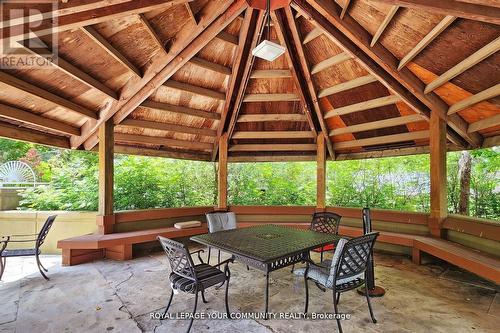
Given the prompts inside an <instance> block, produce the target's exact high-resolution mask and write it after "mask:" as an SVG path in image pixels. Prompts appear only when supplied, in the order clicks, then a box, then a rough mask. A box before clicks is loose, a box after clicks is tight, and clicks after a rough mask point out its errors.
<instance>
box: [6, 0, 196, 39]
mask: <svg viewBox="0 0 500 333" xmlns="http://www.w3.org/2000/svg"><path fill="white" fill-rule="evenodd" d="M186 1H187V0H170V1H164V0H134V1H127V2H124V3H118V4H113V5H110V6H106V7H102V8H96V9H91V10H86V11H84V12H79V13H73V14H68V15H63V16H59V17H58V18H57V20H54V19H53V18H52V17H48V18H46V19H44V20H43V21H41V22H36V23H37V24H33V23H32V24H29V23H23V24H19V25H16V26H13V27H6V28H3V29H2V30H0V36H2V37H1V40H2V41H3V40H5V39H9V40H11V41H19V40H25V39H31V38H39V37H41V36H45V35H51V34H55V33H58V32H62V31H67V30H74V29H78V28H81V27H84V26H88V25H94V24H98V23H102V22H108V21H111V20H115V19H119V18H122V17H126V16H130V15H136V14H141V13H146V12H150V11H152V10H157V9H162V10H167V9H169V8H172V7H173V6H176V5H178V4H180V3H185V2H186Z"/></svg>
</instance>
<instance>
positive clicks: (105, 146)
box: [97, 119, 115, 234]
mask: <svg viewBox="0 0 500 333" xmlns="http://www.w3.org/2000/svg"><path fill="white" fill-rule="evenodd" d="M113 131H114V125H113V119H110V120H108V121H106V122H105V123H103V124H102V125H101V126H100V127H99V209H98V212H97V226H98V230H99V233H100V234H110V233H113V224H114V222H115V218H114V215H113V214H114V209H113V172H114V161H113V158H114V132H113Z"/></svg>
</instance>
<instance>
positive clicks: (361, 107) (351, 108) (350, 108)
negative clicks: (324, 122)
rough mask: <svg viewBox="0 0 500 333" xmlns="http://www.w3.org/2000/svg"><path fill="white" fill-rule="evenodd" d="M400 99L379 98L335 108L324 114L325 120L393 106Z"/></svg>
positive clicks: (395, 97) (393, 96)
mask: <svg viewBox="0 0 500 333" xmlns="http://www.w3.org/2000/svg"><path fill="white" fill-rule="evenodd" d="M400 101H401V98H400V97H399V96H396V95H389V96H385V97H380V98H375V99H371V100H369V101H364V102H360V103H356V104H351V105H347V106H343V107H340V108H335V109H333V110H331V111H328V112H327V113H326V114H325V118H331V117H335V116H342V115H346V114H350V113H354V112H359V111H366V110H370V109H374V108H378V107H381V106H386V105H391V104H395V103H397V102H400Z"/></svg>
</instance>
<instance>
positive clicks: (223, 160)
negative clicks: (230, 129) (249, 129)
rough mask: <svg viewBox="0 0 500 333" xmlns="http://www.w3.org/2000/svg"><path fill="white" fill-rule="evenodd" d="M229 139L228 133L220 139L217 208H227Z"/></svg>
mask: <svg viewBox="0 0 500 333" xmlns="http://www.w3.org/2000/svg"><path fill="white" fill-rule="evenodd" d="M228 145H229V137H228V134H227V133H224V134H223V135H221V137H220V139H219V163H218V169H217V207H218V208H219V209H226V208H227V152H228V149H227V147H228Z"/></svg>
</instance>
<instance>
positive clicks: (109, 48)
mask: <svg viewBox="0 0 500 333" xmlns="http://www.w3.org/2000/svg"><path fill="white" fill-rule="evenodd" d="M81 31H82V32H83V33H85V34H86V35H87V36H88V37H89V38H90V39H92V40H93V41H94V42H95V43H96V44H97V45H99V46H100V47H101V48H102V49H103V50H104V51H106V52H107V53H108V54H109V55H110V56H112V57H113V58H114V59H115V60H116V61H118V62H119V63H120V64H122V65H123V66H124V67H125V68H127V69H128V70H129V71H131V72H132V73H134V74H135V75H137V76H138V77H141V76H142V73H141V71H140V69H139V68H137V67H136V66H135V65H134V64H132V63H131V62H130V61H129V60H128V59H127V58H126V57H125V56H124V55H123V54H122V53H121V52H120V51H118V50H117V49H116V48H115V47H114V46H113V45H111V43H110V42H108V41H107V40H106V39H105V38H104V37H103V36H102V35H101V34H99V33H98V32H97V30H95V29H94V28H93V27H90V26H88V27H82V28H81Z"/></svg>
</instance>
